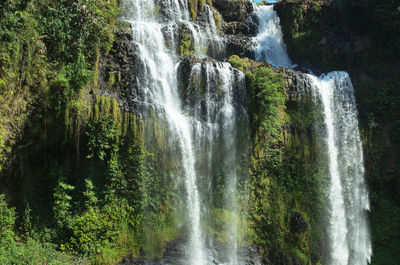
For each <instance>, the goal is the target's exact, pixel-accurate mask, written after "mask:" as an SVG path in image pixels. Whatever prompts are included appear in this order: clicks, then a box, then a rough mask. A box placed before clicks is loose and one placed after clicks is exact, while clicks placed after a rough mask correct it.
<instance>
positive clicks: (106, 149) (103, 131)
mask: <svg viewBox="0 0 400 265" xmlns="http://www.w3.org/2000/svg"><path fill="white" fill-rule="evenodd" d="M86 135H87V136H88V143H87V147H88V156H87V158H92V157H94V156H97V157H98V158H99V159H100V160H104V159H105V158H106V156H107V155H108V156H110V155H111V153H110V152H111V151H112V148H113V143H115V141H116V139H117V136H118V131H117V128H116V127H115V121H114V120H113V119H112V118H110V116H108V115H105V116H102V117H101V118H100V120H98V121H94V122H92V123H89V124H88V131H87V133H86Z"/></svg>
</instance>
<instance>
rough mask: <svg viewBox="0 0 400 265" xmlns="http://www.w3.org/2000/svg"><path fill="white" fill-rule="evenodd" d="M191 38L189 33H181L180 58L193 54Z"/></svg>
mask: <svg viewBox="0 0 400 265" xmlns="http://www.w3.org/2000/svg"><path fill="white" fill-rule="evenodd" d="M192 46H193V45H192V36H191V34H190V32H182V33H181V36H180V44H179V51H180V54H181V56H185V55H189V54H192V53H193V52H194V49H193V47H192Z"/></svg>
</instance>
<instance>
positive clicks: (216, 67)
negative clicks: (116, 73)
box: [122, 0, 247, 265]
mask: <svg viewBox="0 0 400 265" xmlns="http://www.w3.org/2000/svg"><path fill="white" fill-rule="evenodd" d="M158 5H161V6H162V10H160V7H159V6H158ZM122 7H123V10H124V12H125V17H126V19H127V21H129V22H130V23H131V25H132V31H133V44H132V45H133V47H134V50H135V53H136V57H135V58H136V60H137V63H136V64H137V65H136V68H137V87H138V88H139V89H140V90H141V93H140V95H138V98H137V99H136V100H137V101H138V102H140V103H141V104H142V105H145V106H147V107H150V108H154V109H155V110H156V113H157V114H158V115H163V116H165V118H166V120H167V123H168V129H169V131H170V134H171V136H172V137H171V139H169V142H170V145H171V148H172V149H173V150H176V149H177V150H179V151H178V152H179V153H180V155H181V166H182V170H181V171H182V172H181V175H182V176H178V177H177V178H176V179H177V182H179V181H182V183H177V186H181V184H183V187H184V189H185V193H184V197H182V198H179V200H180V201H182V202H183V204H184V211H185V212H184V213H183V214H181V216H183V218H185V220H180V221H181V222H186V226H187V230H188V231H187V232H188V240H187V244H186V246H185V247H184V248H185V260H183V261H176V263H174V264H178V263H182V264H185V265H186V264H189V265H205V264H214V263H215V262H216V261H218V263H219V264H229V265H237V264H239V261H238V259H239V258H238V255H237V248H238V247H237V245H238V239H237V238H238V235H237V233H238V232H237V226H238V217H237V216H238V210H237V201H236V188H237V167H238V166H237V164H238V163H239V162H238V158H237V157H238V155H239V154H238V152H236V151H235V150H236V148H237V145H238V143H237V141H236V139H237V138H238V137H239V136H238V133H237V131H238V130H236V126H237V118H236V117H240V116H241V115H242V116H245V119H244V120H245V122H246V121H247V118H246V117H247V116H246V111H245V110H244V109H243V108H244V107H243V106H245V83H244V82H245V81H244V80H245V76H244V74H243V73H242V72H240V71H238V70H236V69H234V68H232V67H231V66H230V64H229V63H212V62H202V63H197V64H195V65H194V66H193V68H192V69H191V78H190V79H191V81H190V82H189V83H190V84H189V87H188V88H187V89H188V91H196V90H202V91H203V90H204V91H203V92H204V93H203V94H202V95H201V98H200V99H198V98H197V97H196V99H195V100H194V102H191V105H190V104H189V106H187V107H186V106H185V104H186V103H185V102H183V101H182V99H181V95H180V92H179V89H178V87H179V82H178V78H179V77H178V69H179V65H180V60H181V58H180V57H179V56H178V54H177V53H178V47H179V43H178V38H179V37H178V36H179V30H180V29H181V27H184V28H186V29H189V31H190V35H191V39H192V41H193V42H194V44H193V47H194V49H195V53H196V55H197V56H198V57H204V56H205V54H204V51H207V52H208V53H211V54H212V55H216V54H218V53H220V52H221V50H222V49H224V47H223V40H222V38H220V37H219V36H218V35H217V27H216V24H215V21H214V17H213V13H212V11H211V10H210V8H209V7H208V5H205V6H204V11H203V13H202V16H203V18H202V25H203V26H199V25H197V24H196V23H194V22H192V21H191V20H190V15H189V14H190V13H189V10H188V3H187V1H186V0H161V1H160V0H158V1H156V0H124V1H123V5H122ZM161 12H162V14H159V13H161ZM202 80H203V81H202ZM244 128H247V125H245V126H244ZM242 145H243V146H245V141H244V140H243V139H242ZM221 150H222V151H221ZM243 150H246V148H242V149H241V151H243ZM214 154H215V155H214ZM215 156H217V157H218V159H217V160H218V164H222V166H220V165H219V167H220V168H222V169H220V172H219V173H220V174H223V176H224V177H225V179H226V183H225V186H224V188H225V189H226V191H224V194H225V198H224V202H223V203H222V206H221V207H224V208H226V209H227V210H228V211H230V212H231V213H232V216H233V218H232V222H231V223H229V224H228V225H227V231H225V232H226V233H227V234H228V235H229V240H228V245H229V247H228V248H227V250H224V251H223V252H224V253H217V252H219V251H218V250H216V249H213V247H212V245H213V243H212V242H211V243H207V242H206V235H205V231H203V230H204V229H203V225H204V222H203V221H204V218H205V217H204V216H205V214H206V213H208V212H209V211H210V208H211V207H212V203H210V202H209V201H210V200H209V198H208V197H207V196H209V194H213V192H214V191H213V190H211V189H212V183H213V181H214V180H213V177H214V176H213V174H214V172H213V171H215V169H214V166H215V165H216V164H217V162H215V161H214V160H215ZM177 174H180V173H179V172H177ZM211 200H212V198H211Z"/></svg>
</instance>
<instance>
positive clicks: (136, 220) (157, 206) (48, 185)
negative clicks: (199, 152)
mask: <svg viewBox="0 0 400 265" xmlns="http://www.w3.org/2000/svg"><path fill="white" fill-rule="evenodd" d="M117 6H118V3H117V2H116V1H91V0H79V1H67V0H65V1H52V0H46V1H35V0H31V1H25V0H20V1H14V0H12V1H11V0H10V1H8V0H6V1H2V2H1V4H0V18H1V19H0V40H1V41H0V117H1V118H0V171H1V173H2V174H1V179H0V180H1V183H2V185H1V190H2V192H5V193H6V194H7V196H6V198H5V197H4V195H1V197H0V222H1V233H0V241H1V243H0V246H1V248H0V263H1V264H39V263H46V264H73V263H80V262H82V260H83V262H87V261H88V262H90V263H94V264H110V263H116V262H117V261H119V259H120V258H121V257H123V256H125V255H127V254H133V255H139V254H141V255H150V256H151V255H154V253H157V254H158V255H161V254H162V251H161V247H162V244H163V242H165V240H167V239H171V235H174V233H176V231H175V230H173V229H170V227H175V226H173V225H172V224H173V223H174V210H173V205H172V204H173V201H174V200H173V198H172V196H173V194H170V193H167V192H163V191H166V190H170V189H168V185H170V184H169V183H171V182H170V181H168V177H164V176H163V175H161V174H159V173H158V171H157V169H156V166H155V165H156V163H155V161H154V160H155V158H154V155H152V154H151V153H149V152H147V151H146V150H145V148H144V146H143V133H142V132H141V129H140V128H141V125H140V124H141V123H140V121H139V120H138V119H136V117H135V115H133V114H127V113H122V112H121V109H120V107H119V104H118V102H117V101H116V100H115V99H112V98H109V97H101V96H94V94H95V92H96V90H97V89H98V84H97V78H98V72H99V61H100V58H101V57H104V56H106V55H107V54H108V53H109V51H110V49H111V47H112V45H113V41H114V30H115V29H116V25H117V23H118V22H117V16H118V7H117ZM16 161H18V162H16ZM6 201H7V202H9V203H10V204H12V205H13V206H15V208H10V207H8V205H7V203H6ZM145 213H146V214H145ZM145 229H146V230H148V231H151V233H153V236H152V238H153V239H154V240H152V242H151V244H148V242H147V241H146V240H147V238H146V236H144V235H145V234H146V235H147V234H150V233H148V232H145ZM157 238H159V240H157ZM146 247H147V248H149V249H146ZM72 257H74V258H72ZM76 257H80V258H76Z"/></svg>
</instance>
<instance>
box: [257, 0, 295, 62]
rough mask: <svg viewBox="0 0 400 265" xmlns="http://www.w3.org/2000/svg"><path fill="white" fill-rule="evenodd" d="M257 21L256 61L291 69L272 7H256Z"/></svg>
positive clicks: (276, 16) (277, 19)
mask: <svg viewBox="0 0 400 265" xmlns="http://www.w3.org/2000/svg"><path fill="white" fill-rule="evenodd" d="M257 14H258V19H259V23H260V24H259V27H258V35H257V37H256V45H257V46H256V60H257V61H265V62H268V63H270V64H271V65H272V66H275V67H280V66H282V67H286V68H292V67H293V64H292V62H291V60H290V59H289V56H288V55H287V52H286V48H285V44H284V42H283V37H282V31H281V28H280V25H279V21H280V20H279V17H278V15H277V13H276V12H275V10H274V7H273V6H272V5H269V6H259V7H257Z"/></svg>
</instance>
